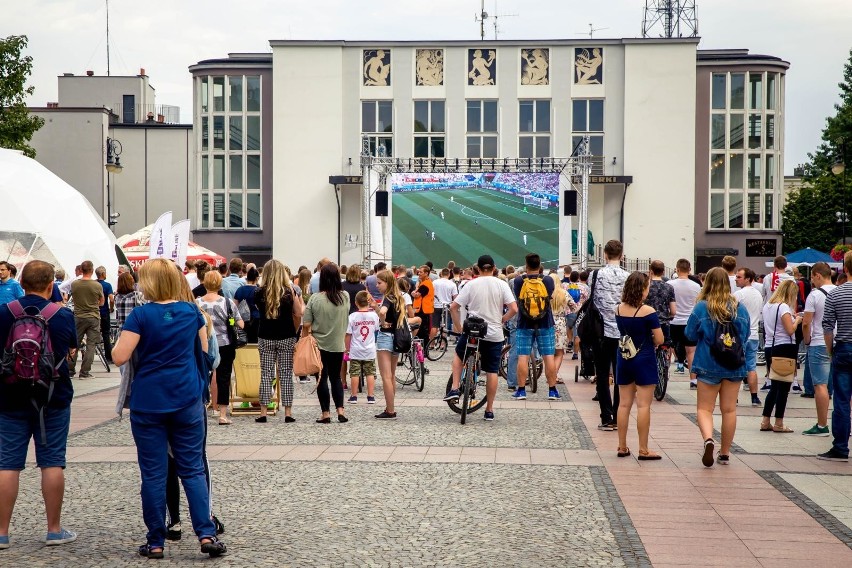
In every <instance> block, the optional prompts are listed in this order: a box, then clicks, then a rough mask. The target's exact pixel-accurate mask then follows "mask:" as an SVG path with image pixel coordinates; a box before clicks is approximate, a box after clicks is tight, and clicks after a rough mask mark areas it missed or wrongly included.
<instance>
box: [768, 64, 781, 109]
mask: <svg viewBox="0 0 852 568" xmlns="http://www.w3.org/2000/svg"><path fill="white" fill-rule="evenodd" d="M777 77H778V74H777V73H767V74H766V108H767V109H769V110H775V83H776V82H777Z"/></svg>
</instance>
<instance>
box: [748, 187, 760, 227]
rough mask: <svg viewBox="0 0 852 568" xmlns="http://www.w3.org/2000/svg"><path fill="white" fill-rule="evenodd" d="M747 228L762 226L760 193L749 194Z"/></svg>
mask: <svg viewBox="0 0 852 568" xmlns="http://www.w3.org/2000/svg"><path fill="white" fill-rule="evenodd" d="M746 228H747V229H759V228H760V194H759V193H749V194H748V213H747V214H746Z"/></svg>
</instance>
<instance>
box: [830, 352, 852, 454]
mask: <svg viewBox="0 0 852 568" xmlns="http://www.w3.org/2000/svg"><path fill="white" fill-rule="evenodd" d="M832 363H833V367H832V371H831V378H832V382H833V383H834V394H835V396H834V410H833V411H832V412H831V433H832V434H833V435H834V451H836V452H838V453H839V454H841V455H844V456H848V455H849V401H850V398H852V343H850V342H846V341H842V342H838V343H837V345H836V346H835V348H834V358H833V360H832Z"/></svg>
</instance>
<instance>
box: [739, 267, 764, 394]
mask: <svg viewBox="0 0 852 568" xmlns="http://www.w3.org/2000/svg"><path fill="white" fill-rule="evenodd" d="M736 279H737V286H738V288H735V290H736V291H735V292H734V298H736V299H737V302H739V303H740V304H742V305H743V307H744V308H745V309H746V310H747V311H748V317H749V321H750V322H751V326H750V328H749V335H748V341H746V343H745V356H746V370H747V371H748V390H749V392H751V405H752V406H760V399H759V398H758V396H757V349H758V347H759V343H760V314H761V311H762V310H763V295H762V294H761V293H760V292H759V291H758V290H757V288H755V287H754V286H752V283H753V282H754V271H753V270H752V269H751V268H740V269H739V270H738V271H737V276H736Z"/></svg>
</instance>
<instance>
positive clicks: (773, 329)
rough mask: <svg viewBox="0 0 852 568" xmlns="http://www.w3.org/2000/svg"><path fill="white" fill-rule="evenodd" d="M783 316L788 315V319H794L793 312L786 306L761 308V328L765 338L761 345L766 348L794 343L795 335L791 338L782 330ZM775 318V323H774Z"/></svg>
mask: <svg viewBox="0 0 852 568" xmlns="http://www.w3.org/2000/svg"><path fill="white" fill-rule="evenodd" d="M784 314H790V317H791V318H793V319H794V320H795V319H796V316H795V314H793V310H791V309H790V306H788V305H787V304H766V305H765V306H763V327H764V332H765V334H766V337H765V338H764V339H763V344H764V345H765V346H766V347H772V346H773V345H784V344H785V343H795V342H796V334H795V333H794V334H793V335H792V336H790V335H788V334H787V330H786V329H784V322H783V321H782V320H783V319H784ZM776 316H777V318H778V319H777V321H776Z"/></svg>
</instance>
